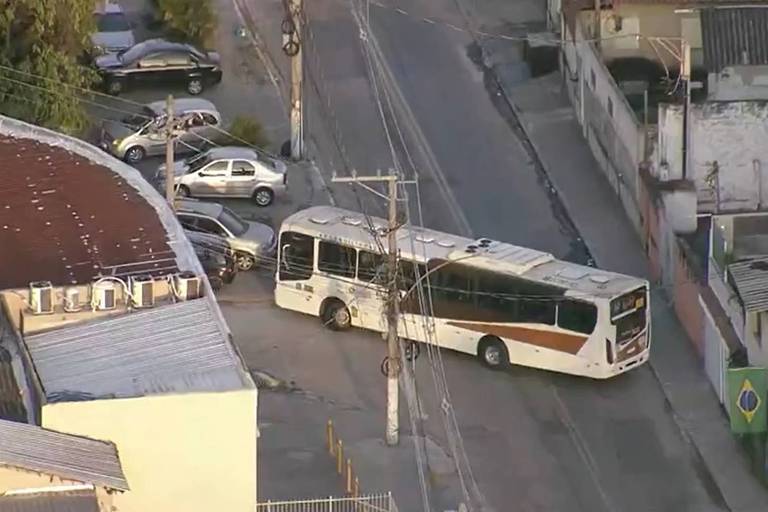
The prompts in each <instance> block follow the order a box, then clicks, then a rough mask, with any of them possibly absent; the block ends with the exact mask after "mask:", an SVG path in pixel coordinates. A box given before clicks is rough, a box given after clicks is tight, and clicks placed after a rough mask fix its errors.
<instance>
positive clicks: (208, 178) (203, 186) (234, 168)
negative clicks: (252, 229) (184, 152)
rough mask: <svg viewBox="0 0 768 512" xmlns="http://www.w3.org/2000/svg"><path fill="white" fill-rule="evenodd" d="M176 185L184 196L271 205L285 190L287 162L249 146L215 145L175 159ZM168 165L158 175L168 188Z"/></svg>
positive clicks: (161, 167) (178, 192) (158, 179)
mask: <svg viewBox="0 0 768 512" xmlns="http://www.w3.org/2000/svg"><path fill="white" fill-rule="evenodd" d="M173 172H174V184H175V186H176V190H177V194H178V195H179V196H182V197H240V198H251V199H253V201H254V203H256V205H257V206H269V205H270V204H272V201H273V200H274V198H275V196H278V195H282V194H283V193H285V190H286V188H287V173H286V166H285V163H283V162H282V161H280V160H278V159H277V158H272V157H269V156H264V155H261V154H259V153H258V152H257V151H256V150H254V149H252V148H248V147H239V146H224V147H216V148H212V149H210V150H208V151H206V152H205V153H200V154H197V155H194V156H192V157H189V158H187V159H185V160H178V161H176V162H174V169H173ZM165 174H166V169H165V165H161V166H160V167H159V168H158V170H157V173H156V175H155V178H156V181H157V183H158V188H160V189H161V190H162V189H163V188H164V187H165Z"/></svg>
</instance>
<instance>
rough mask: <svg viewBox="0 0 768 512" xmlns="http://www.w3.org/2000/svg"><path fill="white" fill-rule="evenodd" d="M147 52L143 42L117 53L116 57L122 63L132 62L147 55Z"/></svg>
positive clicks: (147, 49)
mask: <svg viewBox="0 0 768 512" xmlns="http://www.w3.org/2000/svg"><path fill="white" fill-rule="evenodd" d="M147 51H149V45H147V44H146V42H144V43H139V44H135V45H133V46H131V47H130V48H128V49H126V50H120V51H119V52H117V57H118V58H119V59H120V60H121V61H122V62H133V61H135V60H137V59H140V58H141V57H143V56H144V54H145V53H147Z"/></svg>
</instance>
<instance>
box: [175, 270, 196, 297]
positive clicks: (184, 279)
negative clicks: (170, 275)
mask: <svg viewBox="0 0 768 512" xmlns="http://www.w3.org/2000/svg"><path fill="white" fill-rule="evenodd" d="M174 287H175V288H176V298H178V299H179V300H192V299H197V298H199V297H200V278H199V277H197V275H195V273H194V272H181V273H179V274H176V275H175V276H174Z"/></svg>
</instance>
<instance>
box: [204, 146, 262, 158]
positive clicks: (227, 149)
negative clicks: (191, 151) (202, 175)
mask: <svg viewBox="0 0 768 512" xmlns="http://www.w3.org/2000/svg"><path fill="white" fill-rule="evenodd" d="M208 155H209V156H210V157H211V158H242V159H244V160H259V154H258V153H257V152H256V151H254V150H253V149H252V148H249V147H246V146H219V147H215V148H211V149H209V150H208Z"/></svg>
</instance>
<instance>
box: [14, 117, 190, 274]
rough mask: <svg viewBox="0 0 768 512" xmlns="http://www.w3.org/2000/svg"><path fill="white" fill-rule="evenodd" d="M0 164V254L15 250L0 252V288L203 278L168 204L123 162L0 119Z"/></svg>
mask: <svg viewBox="0 0 768 512" xmlns="http://www.w3.org/2000/svg"><path fill="white" fill-rule="evenodd" d="M0 159H1V160H2V162H3V164H4V165H3V167H2V169H0V247H13V248H14V250H13V251H0V289H7V288H17V287H26V286H27V285H28V284H29V282H30V281H38V280H45V281H52V282H53V283H54V284H57V285H63V284H69V283H72V282H77V283H85V282H89V281H91V280H92V279H93V277H94V276H97V275H118V276H119V275H123V276H125V275H127V274H135V273H148V272H149V273H168V272H170V271H173V270H174V269H176V268H180V269H182V270H192V271H195V272H196V273H198V274H201V273H202V272H203V270H202V268H201V267H200V264H199V262H198V261H197V257H196V256H195V254H194V251H193V250H192V247H191V246H190V244H189V243H188V242H187V240H186V238H185V236H184V233H183V231H182V229H181V226H180V225H179V223H178V221H177V220H176V217H175V215H174V214H173V212H172V211H171V209H170V208H169V207H168V204H167V203H166V202H165V200H164V199H163V198H162V197H161V196H160V194H158V192H157V191H156V190H155V189H154V188H153V187H152V186H151V185H150V184H149V183H147V181H146V180H145V179H144V178H142V176H141V174H140V173H139V172H138V171H137V170H136V169H134V168H133V167H131V166H129V165H127V164H126V163H125V162H122V161H120V160H118V159H116V158H113V157H112V156H110V155H108V154H107V153H105V152H104V151H101V150H100V149H98V148H97V147H95V146H93V145H91V144H88V143H87V142H84V141H81V140H79V139H76V138H74V137H68V136H66V135H63V134H60V133H57V132H54V131H51V130H48V129H45V128H41V127H38V126H34V125H30V124H28V123H24V122H22V121H18V120H16V119H11V118H8V117H4V116H0ZM136 262H138V263H139V264H138V265H133V266H126V264H133V263H136Z"/></svg>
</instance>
